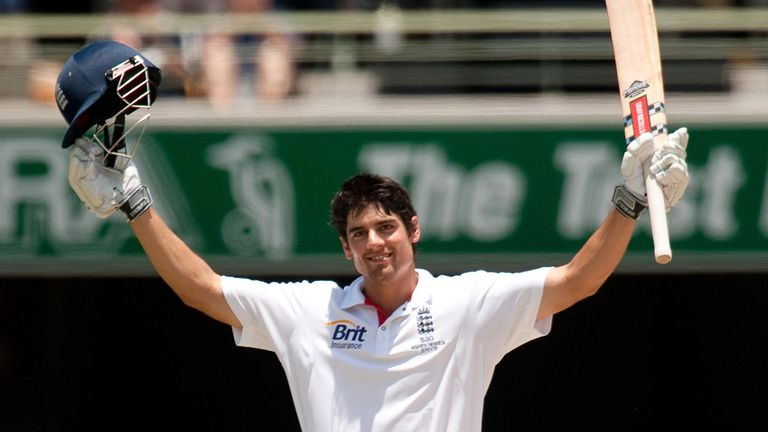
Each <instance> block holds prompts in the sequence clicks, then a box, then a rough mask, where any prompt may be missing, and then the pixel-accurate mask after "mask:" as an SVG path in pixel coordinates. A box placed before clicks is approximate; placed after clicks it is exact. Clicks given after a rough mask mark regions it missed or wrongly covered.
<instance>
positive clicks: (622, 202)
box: [612, 184, 648, 220]
mask: <svg viewBox="0 0 768 432" xmlns="http://www.w3.org/2000/svg"><path fill="white" fill-rule="evenodd" d="M612 201H613V204H614V205H615V206H616V210H618V211H619V213H621V214H623V215H624V216H626V217H628V218H630V219H635V220H637V218H639V217H640V215H641V214H642V213H643V210H645V209H646V208H648V204H647V203H646V202H645V201H642V200H640V199H639V198H638V197H636V196H635V194H633V193H632V192H630V191H629V189H627V187H626V186H624V185H623V184H622V185H619V186H616V188H615V189H614V190H613V199H612Z"/></svg>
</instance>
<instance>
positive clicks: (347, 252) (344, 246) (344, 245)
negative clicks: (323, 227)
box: [339, 237, 352, 260]
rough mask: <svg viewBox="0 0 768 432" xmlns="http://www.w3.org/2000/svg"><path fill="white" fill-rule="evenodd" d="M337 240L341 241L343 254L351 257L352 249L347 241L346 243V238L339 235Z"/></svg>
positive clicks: (349, 258) (348, 257)
mask: <svg viewBox="0 0 768 432" xmlns="http://www.w3.org/2000/svg"><path fill="white" fill-rule="evenodd" d="M339 241H340V242H341V249H342V250H343V251H344V256H345V257H346V258H347V259H348V260H351V259H352V249H350V248H349V243H347V240H346V239H345V238H344V237H339Z"/></svg>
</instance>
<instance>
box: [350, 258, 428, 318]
mask: <svg viewBox="0 0 768 432" xmlns="http://www.w3.org/2000/svg"><path fill="white" fill-rule="evenodd" d="M418 283H419V274H418V273H417V272H416V270H415V269H414V270H413V271H411V272H408V273H407V274H406V275H404V276H403V277H401V278H399V279H397V280H392V281H388V282H383V283H382V282H379V281H371V280H365V283H364V286H363V293H364V294H365V297H366V298H368V300H370V301H371V302H372V303H374V304H375V305H376V306H378V307H379V308H381V309H382V310H383V311H384V312H386V313H387V314H388V315H389V314H391V313H392V312H394V311H395V309H397V308H398V307H400V305H402V304H403V303H405V302H406V301H408V299H410V298H411V295H412V294H413V291H414V290H415V289H416V285H417V284H418Z"/></svg>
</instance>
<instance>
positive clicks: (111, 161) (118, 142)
mask: <svg viewBox="0 0 768 432" xmlns="http://www.w3.org/2000/svg"><path fill="white" fill-rule="evenodd" d="M103 131H104V147H106V148H107V151H108V153H107V157H106V158H105V159H104V166H106V167H108V168H119V167H115V163H116V162H117V153H118V152H121V151H122V153H125V151H124V150H125V135H124V131H125V114H119V115H117V117H115V122H114V123H113V125H112V139H111V140H110V136H109V127H106V125H105V127H104V129H103Z"/></svg>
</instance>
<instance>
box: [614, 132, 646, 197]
mask: <svg viewBox="0 0 768 432" xmlns="http://www.w3.org/2000/svg"><path fill="white" fill-rule="evenodd" d="M652 155H653V135H651V134H650V133H644V134H642V135H640V136H639V137H638V138H637V139H635V140H633V141H632V142H631V143H629V145H628V146H627V150H626V151H625V152H624V158H623V159H622V161H621V175H622V176H624V186H625V187H626V188H627V190H629V192H631V193H632V195H634V197H635V198H636V199H638V200H640V201H641V202H643V203H644V204H645V203H646V198H645V174H644V173H643V162H645V161H646V160H648V158H650V157H651V156H652Z"/></svg>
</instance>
